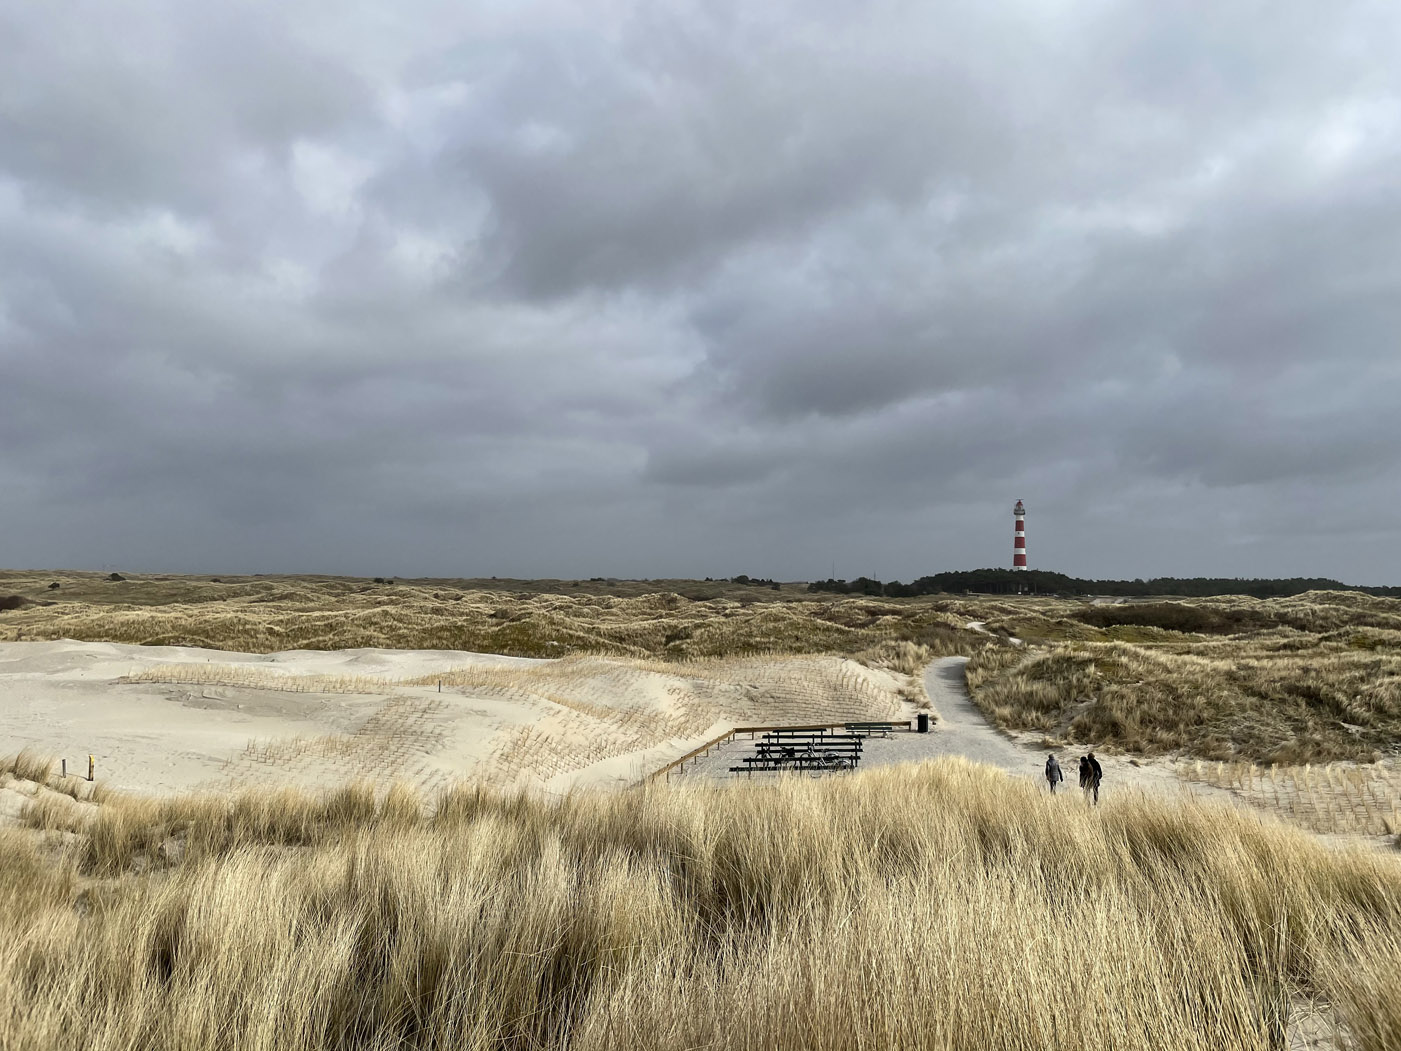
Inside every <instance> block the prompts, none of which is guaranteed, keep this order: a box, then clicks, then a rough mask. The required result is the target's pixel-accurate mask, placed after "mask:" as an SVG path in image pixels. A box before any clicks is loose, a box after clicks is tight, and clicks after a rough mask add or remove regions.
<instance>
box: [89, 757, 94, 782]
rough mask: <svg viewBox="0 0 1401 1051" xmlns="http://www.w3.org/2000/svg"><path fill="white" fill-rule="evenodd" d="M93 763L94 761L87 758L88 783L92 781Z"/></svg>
mask: <svg viewBox="0 0 1401 1051" xmlns="http://www.w3.org/2000/svg"><path fill="white" fill-rule="evenodd" d="M93 762H94V760H93V758H92V756H88V780H89V781H91V780H92V768H93Z"/></svg>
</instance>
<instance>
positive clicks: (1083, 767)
mask: <svg viewBox="0 0 1401 1051" xmlns="http://www.w3.org/2000/svg"><path fill="white" fill-rule="evenodd" d="M1089 787H1090V761H1089V760H1088V759H1086V758H1085V757H1084V756H1083V755H1082V756H1081V757H1080V790H1081V791H1082V792H1084V791H1088V790H1089Z"/></svg>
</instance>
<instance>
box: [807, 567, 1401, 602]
mask: <svg viewBox="0 0 1401 1051" xmlns="http://www.w3.org/2000/svg"><path fill="white" fill-rule="evenodd" d="M808 591H812V592H822V591H826V592H833V593H835V594H839V595H870V596H883V597H886V598H910V597H913V596H916V595H938V594H957V593H959V592H963V591H975V592H978V593H980V594H993V595H1016V594H1032V595H1109V596H1123V597H1128V598H1132V597H1147V596H1151V595H1179V596H1183V597H1187V598H1202V597H1206V596H1209V595H1253V596H1254V597H1256V598H1283V597H1287V596H1289V595H1301V594H1303V593H1304V592H1305V591H1360V592H1364V593H1366V594H1368V595H1382V596H1386V597H1390V598H1401V587H1363V586H1359V585H1354V584H1344V583H1342V582H1341V581H1337V580H1330V579H1329V578H1327V577H1287V578H1275V577H1153V578H1152V579H1150V580H1142V579H1136V580H1085V579H1082V578H1080V577H1070V576H1066V575H1065V574H1064V573H1052V572H1049V571H1047V570H1044V569H1028V570H1016V571H1014V570H1011V569H969V570H957V571H953V572H948V573H935V574H934V575H933V576H928V577H920V578H919V579H918V580H915V581H913V582H912V583H909V584H903V583H901V582H900V581H898V580H892V581H889V582H886V583H882V582H881V581H879V580H872V579H871V578H870V577H857V578H856V579H855V580H816V581H813V582H812V583H811V584H809V585H808Z"/></svg>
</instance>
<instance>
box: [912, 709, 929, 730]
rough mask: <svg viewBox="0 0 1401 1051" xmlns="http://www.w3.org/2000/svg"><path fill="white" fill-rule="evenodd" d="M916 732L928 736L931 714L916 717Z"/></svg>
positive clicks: (922, 713)
mask: <svg viewBox="0 0 1401 1051" xmlns="http://www.w3.org/2000/svg"><path fill="white" fill-rule="evenodd" d="M915 732H916V733H922V734H927V733H928V732H929V713H928V712H920V713H919V714H918V715H916V716H915Z"/></svg>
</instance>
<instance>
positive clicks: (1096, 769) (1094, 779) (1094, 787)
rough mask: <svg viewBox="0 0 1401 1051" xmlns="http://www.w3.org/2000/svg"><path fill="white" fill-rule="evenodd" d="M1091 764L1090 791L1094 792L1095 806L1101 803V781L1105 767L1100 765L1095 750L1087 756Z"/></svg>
mask: <svg viewBox="0 0 1401 1051" xmlns="http://www.w3.org/2000/svg"><path fill="white" fill-rule="evenodd" d="M1085 758H1086V760H1088V761H1089V764H1090V791H1091V792H1093V793H1094V797H1095V806H1098V805H1099V783H1100V781H1102V780H1103V779H1104V768H1103V767H1102V766H1100V765H1099V760H1098V759H1096V758H1095V754H1094V752H1091V753H1090V754H1089V755H1087V756H1085Z"/></svg>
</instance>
